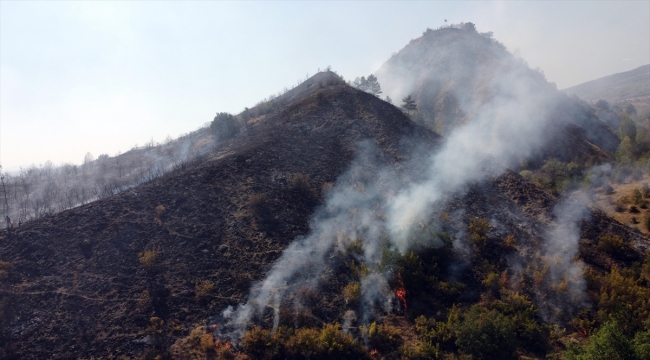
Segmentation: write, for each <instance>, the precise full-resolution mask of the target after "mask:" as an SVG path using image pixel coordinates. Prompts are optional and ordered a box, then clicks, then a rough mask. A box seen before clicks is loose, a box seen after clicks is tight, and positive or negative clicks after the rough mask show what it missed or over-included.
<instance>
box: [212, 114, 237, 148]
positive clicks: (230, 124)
mask: <svg viewBox="0 0 650 360" xmlns="http://www.w3.org/2000/svg"><path fill="white" fill-rule="evenodd" d="M210 130H211V131H212V133H213V134H214V137H215V139H216V140H217V141H223V140H228V139H230V138H232V137H233V136H235V135H237V133H238V132H239V123H238V122H237V119H236V118H235V117H234V116H233V115H231V114H228V113H225V112H221V113H217V116H215V117H214V120H212V122H211V123H210Z"/></svg>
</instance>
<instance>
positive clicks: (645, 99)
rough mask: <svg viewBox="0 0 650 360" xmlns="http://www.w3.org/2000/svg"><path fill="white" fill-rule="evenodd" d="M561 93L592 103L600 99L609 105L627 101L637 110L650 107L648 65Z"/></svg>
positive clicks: (589, 82) (573, 87) (649, 69)
mask: <svg viewBox="0 0 650 360" xmlns="http://www.w3.org/2000/svg"><path fill="white" fill-rule="evenodd" d="M562 91H563V92H564V93H566V94H569V95H576V96H578V97H579V98H581V99H583V100H586V101H589V102H592V103H595V102H596V101H598V100H601V99H602V100H605V101H607V102H609V103H611V104H616V103H619V102H622V101H627V102H629V103H631V104H633V105H635V106H636V107H637V108H644V107H648V106H650V65H643V66H639V67H638V68H636V69H634V70H630V71H625V72H622V73H618V74H613V75H609V76H605V77H602V78H599V79H596V80H591V81H587V82H585V83H582V84H579V85H575V86H572V87H570V88H566V89H564V90H562Z"/></svg>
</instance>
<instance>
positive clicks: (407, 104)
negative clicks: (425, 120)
mask: <svg viewBox="0 0 650 360" xmlns="http://www.w3.org/2000/svg"><path fill="white" fill-rule="evenodd" d="M402 109H404V111H406V113H407V114H409V115H411V112H412V111H417V109H418V107H417V106H416V105H415V100H413V99H412V98H411V95H409V96H407V97H405V98H403V99H402Z"/></svg>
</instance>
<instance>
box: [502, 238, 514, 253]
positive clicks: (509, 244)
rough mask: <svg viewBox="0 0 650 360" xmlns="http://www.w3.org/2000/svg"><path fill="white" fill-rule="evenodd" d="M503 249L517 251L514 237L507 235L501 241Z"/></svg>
mask: <svg viewBox="0 0 650 360" xmlns="http://www.w3.org/2000/svg"><path fill="white" fill-rule="evenodd" d="M503 247H505V248H506V249H508V250H517V239H515V237H514V236H512V235H508V236H506V238H505V239H503Z"/></svg>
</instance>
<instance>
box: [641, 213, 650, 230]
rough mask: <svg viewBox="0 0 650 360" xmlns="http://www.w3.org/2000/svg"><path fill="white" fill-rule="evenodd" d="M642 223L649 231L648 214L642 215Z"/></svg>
mask: <svg viewBox="0 0 650 360" xmlns="http://www.w3.org/2000/svg"><path fill="white" fill-rule="evenodd" d="M643 225H644V226H645V228H646V229H647V230H648V231H650V214H646V215H645V216H644V217H643Z"/></svg>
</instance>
